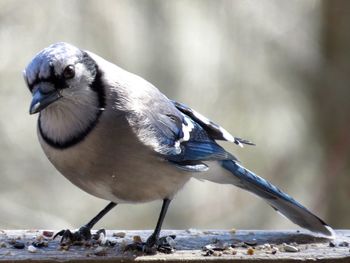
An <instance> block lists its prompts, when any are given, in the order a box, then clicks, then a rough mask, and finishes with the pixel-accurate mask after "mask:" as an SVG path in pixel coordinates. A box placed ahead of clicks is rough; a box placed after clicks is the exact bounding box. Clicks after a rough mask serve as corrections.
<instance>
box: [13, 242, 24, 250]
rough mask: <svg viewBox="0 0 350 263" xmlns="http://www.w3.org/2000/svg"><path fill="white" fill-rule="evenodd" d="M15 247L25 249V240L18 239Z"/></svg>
mask: <svg viewBox="0 0 350 263" xmlns="http://www.w3.org/2000/svg"><path fill="white" fill-rule="evenodd" d="M13 247H14V248H17V249H23V248H24V247H25V245H24V243H23V242H20V241H16V242H15V243H14V244H13Z"/></svg>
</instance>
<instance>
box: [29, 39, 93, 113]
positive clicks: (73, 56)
mask: <svg viewBox="0 0 350 263" xmlns="http://www.w3.org/2000/svg"><path fill="white" fill-rule="evenodd" d="M97 74H98V70H97V65H96V63H95V62H94V60H93V59H92V58H91V57H90V56H89V55H88V54H87V52H85V51H83V50H81V49H79V48H76V47H74V46H73V45H70V44H67V43H63V42H60V43H56V44H53V45H51V46H49V47H47V48H45V49H44V50H42V51H41V52H39V53H38V54H37V55H36V56H35V57H34V59H33V60H32V61H31V62H30V63H29V64H28V66H27V67H26V69H25V70H24V79H25V81H26V83H27V86H28V88H29V90H30V92H31V93H32V95H33V99H32V102H31V105H30V108H29V112H30V114H34V113H37V112H40V111H42V110H44V109H46V108H50V107H52V105H56V106H57V105H59V104H60V103H61V104H62V103H63V102H64V101H72V102H74V101H77V100H81V99H84V96H82V94H85V95H86V97H91V98H93V97H95V96H94V95H96V94H93V93H96V91H95V90H94V89H93V84H94V81H95V80H96V75H97Z"/></svg>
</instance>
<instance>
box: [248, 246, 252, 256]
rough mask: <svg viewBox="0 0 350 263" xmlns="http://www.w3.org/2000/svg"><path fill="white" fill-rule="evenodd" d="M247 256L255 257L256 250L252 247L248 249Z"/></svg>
mask: <svg viewBox="0 0 350 263" xmlns="http://www.w3.org/2000/svg"><path fill="white" fill-rule="evenodd" d="M247 254H248V255H250V256H252V255H254V249H253V248H251V247H250V248H248V249H247Z"/></svg>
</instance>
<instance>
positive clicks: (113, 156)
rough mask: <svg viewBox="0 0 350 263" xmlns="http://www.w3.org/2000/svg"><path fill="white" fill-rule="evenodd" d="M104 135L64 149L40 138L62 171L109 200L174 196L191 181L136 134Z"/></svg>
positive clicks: (74, 180) (127, 200)
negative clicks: (144, 144) (144, 143)
mask: <svg viewBox="0 0 350 263" xmlns="http://www.w3.org/2000/svg"><path fill="white" fill-rule="evenodd" d="M97 134H99V136H97ZM102 135H103V134H101V133H95V135H94V134H91V135H89V136H88V137H87V138H86V139H85V140H84V141H82V142H80V143H79V145H76V146H73V147H70V148H68V149H63V150H60V149H55V148H52V147H51V146H49V145H47V144H46V143H45V142H44V141H43V139H42V138H40V135H39V139H40V142H41V145H42V147H43V149H44V152H45V153H46V155H47V157H48V158H49V160H50V161H51V163H52V164H53V165H54V166H55V167H56V169H57V170H58V171H59V172H60V173H61V174H63V175H64V176H65V177H66V178H67V179H68V180H70V181H71V182H72V183H73V184H75V185H76V186H78V187H79V188H81V189H83V190H84V191H86V192H88V193H90V194H92V195H94V196H97V197H100V198H103V199H106V200H109V201H113V202H119V203H120V202H147V201H153V200H157V199H164V198H171V197H172V196H173V195H174V194H176V192H177V191H178V190H179V189H181V188H182V187H183V185H184V184H185V183H186V182H187V181H188V180H189V178H190V174H186V173H184V172H183V171H181V170H179V169H178V168H176V167H175V166H173V165H171V164H169V163H168V162H167V161H164V160H162V159H161V158H160V157H158V156H156V155H155V154H154V153H152V152H151V151H150V150H149V149H148V148H146V146H143V145H141V144H140V143H135V141H136V140H137V139H136V138H133V137H132V136H133V135H132V134H131V135H130V134H129V135H130V136H128V137H124V138H123V140H121V139H120V137H119V138H117V137H118V136H117V135H118V133H112V134H110V136H109V137H108V135H107V137H104V136H102ZM102 138H104V139H102ZM106 138H108V139H107V140H106Z"/></svg>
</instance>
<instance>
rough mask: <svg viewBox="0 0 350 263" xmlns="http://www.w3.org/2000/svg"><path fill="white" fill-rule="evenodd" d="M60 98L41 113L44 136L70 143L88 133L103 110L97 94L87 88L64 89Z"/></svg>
mask: <svg viewBox="0 0 350 263" xmlns="http://www.w3.org/2000/svg"><path fill="white" fill-rule="evenodd" d="M62 96H63V98H61V99H60V100H58V101H56V102H54V103H53V104H51V105H49V106H48V107H47V108H46V109H44V110H43V111H41V113H40V119H39V121H40V124H39V125H40V128H41V132H42V136H43V137H44V138H45V137H46V138H48V139H49V140H50V141H52V142H54V143H57V144H65V143H69V142H70V141H72V140H77V139H79V137H80V136H85V135H87V134H86V133H87V132H89V130H91V128H92V127H91V126H92V125H94V123H96V122H97V119H98V116H99V114H100V113H101V110H103V109H100V108H99V107H98V105H99V102H98V97H97V94H96V93H95V92H94V91H92V90H90V89H89V88H88V87H87V88H86V89H81V90H79V91H77V90H75V91H74V90H69V89H65V90H63V91H62Z"/></svg>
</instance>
